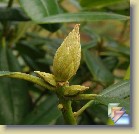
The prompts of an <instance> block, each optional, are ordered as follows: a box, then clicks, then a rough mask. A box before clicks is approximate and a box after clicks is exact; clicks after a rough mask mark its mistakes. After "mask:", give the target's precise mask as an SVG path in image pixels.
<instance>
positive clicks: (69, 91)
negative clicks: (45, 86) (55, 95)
mask: <svg viewBox="0 0 139 134" xmlns="http://www.w3.org/2000/svg"><path fill="white" fill-rule="evenodd" d="M87 89H89V87H85V86H80V85H72V86H67V87H64V95H65V96H74V95H77V94H79V93H82V92H84V91H85V90H87Z"/></svg>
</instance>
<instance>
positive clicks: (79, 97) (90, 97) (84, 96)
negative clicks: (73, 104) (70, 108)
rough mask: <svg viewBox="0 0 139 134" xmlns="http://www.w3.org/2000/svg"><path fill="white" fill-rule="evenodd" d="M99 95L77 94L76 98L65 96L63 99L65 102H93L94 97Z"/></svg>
mask: <svg viewBox="0 0 139 134" xmlns="http://www.w3.org/2000/svg"><path fill="white" fill-rule="evenodd" d="M98 96H100V95H97V94H79V95H77V96H68V97H67V96H65V97H64V98H65V99H67V100H94V99H95V98H96V97H98Z"/></svg>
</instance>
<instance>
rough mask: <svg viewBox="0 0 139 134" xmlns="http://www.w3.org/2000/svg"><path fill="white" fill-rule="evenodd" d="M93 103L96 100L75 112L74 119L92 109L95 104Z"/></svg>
mask: <svg viewBox="0 0 139 134" xmlns="http://www.w3.org/2000/svg"><path fill="white" fill-rule="evenodd" d="M93 102H94V100H91V101H89V102H87V103H86V104H85V105H84V106H83V107H82V108H81V109H80V110H78V111H77V112H74V117H78V116H79V115H81V114H82V113H83V112H84V111H85V110H86V109H87V108H88V107H90V105H92V104H93Z"/></svg>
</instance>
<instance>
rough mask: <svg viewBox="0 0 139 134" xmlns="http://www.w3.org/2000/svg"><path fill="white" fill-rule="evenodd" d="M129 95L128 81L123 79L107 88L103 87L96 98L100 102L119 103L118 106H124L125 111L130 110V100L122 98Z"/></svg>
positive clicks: (106, 103)
mask: <svg viewBox="0 0 139 134" xmlns="http://www.w3.org/2000/svg"><path fill="white" fill-rule="evenodd" d="M128 96H130V81H129V80H123V81H120V82H118V83H116V84H114V85H112V86H109V87H108V88H106V89H104V90H103V91H102V92H101V93H100V96H99V97H96V100H97V101H98V102H100V103H102V104H105V105H108V104H109V103H120V106H122V107H125V109H126V111H127V113H129V111H130V100H126V99H124V98H126V97H128Z"/></svg>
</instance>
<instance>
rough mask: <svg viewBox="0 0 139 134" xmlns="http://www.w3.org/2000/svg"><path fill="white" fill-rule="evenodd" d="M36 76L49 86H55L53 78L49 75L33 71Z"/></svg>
mask: <svg viewBox="0 0 139 134" xmlns="http://www.w3.org/2000/svg"><path fill="white" fill-rule="evenodd" d="M34 72H35V73H36V74H38V75H39V77H40V78H42V79H43V80H44V81H45V82H46V83H48V84H50V85H51V86H56V81H55V76H54V75H52V74H49V73H45V72H40V71H34Z"/></svg>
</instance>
